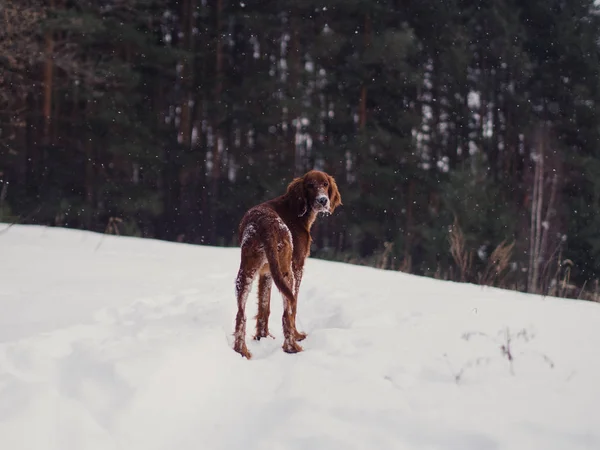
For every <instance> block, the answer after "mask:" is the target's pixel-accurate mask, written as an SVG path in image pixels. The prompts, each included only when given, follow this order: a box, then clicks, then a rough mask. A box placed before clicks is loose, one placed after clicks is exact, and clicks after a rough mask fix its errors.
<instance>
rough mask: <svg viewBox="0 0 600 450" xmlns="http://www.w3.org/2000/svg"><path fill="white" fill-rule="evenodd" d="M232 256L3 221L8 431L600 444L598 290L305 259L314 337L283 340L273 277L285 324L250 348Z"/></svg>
mask: <svg viewBox="0 0 600 450" xmlns="http://www.w3.org/2000/svg"><path fill="white" fill-rule="evenodd" d="M3 228H4V225H2V226H0V229H3ZM237 266H238V250H237V249H222V248H210V247H199V246H190V245H182V244H174V243H166V242H158V241H152V240H141V239H133V238H124V237H111V236H103V235H99V234H94V233H88V232H79V231H73V230H64V229H53V228H43V227H34V226H14V227H12V228H10V229H9V230H8V231H6V232H4V233H1V234H0V311H1V313H0V449H7V450H8V449H10V450H20V449H23V450H25V449H26V450H46V449H56V450H87V449H90V450H92V449H94V450H95V449H97V450H112V449H122V450H155V449H156V450H158V449H161V450H173V449H177V450H187V449H193V450H198V449H206V450H217V449H243V450H251V449H261V450H271V449H273V450H275V449H298V450H300V449H302V450H304V449H307V450H315V449H328V450H329V449H344V450H349V449H410V450H413V449H458V450H471V449H473V450H484V449H507V450H508V449H510V450H516V449H534V450H542V449H543V450H552V449H565V450H575V449H600V414H599V411H600V305H598V304H592V303H586V302H579V301H573V300H558V299H551V298H546V299H542V298H538V297H533V296H528V295H524V294H519V293H515V292H506V291H500V290H496V289H488V288H485V289H484V288H481V287H479V286H472V285H463V284H455V283H449V282H442V281H436V280H431V279H426V278H419V277H415V276H410V275H406V274H402V273H395V272H385V271H379V270H375V269H370V268H365V267H357V266H351V265H345V264H339V263H330V262H324V261H318V260H314V259H313V260H309V261H308V263H307V267H306V272H305V275H304V281H303V286H302V289H301V292H300V300H299V309H298V326H299V329H300V330H303V331H306V332H308V335H309V336H308V338H307V339H306V341H304V342H303V346H304V349H305V351H304V352H303V353H299V354H296V355H288V354H285V353H283V352H282V350H281V343H282V342H281V337H282V336H281V335H282V333H281V325H280V324H281V297H280V296H279V294H278V293H277V291H276V290H274V291H273V301H272V314H271V324H270V329H271V332H272V333H273V334H274V335H275V337H276V339H274V340H272V339H268V340H262V341H260V342H254V341H252V339H251V336H250V333H251V332H252V331H253V330H252V328H253V326H250V324H251V323H252V322H249V327H248V328H249V329H248V333H249V336H248V345H249V349H250V351H251V352H252V353H253V356H254V357H253V359H252V360H251V361H247V360H245V359H243V358H241V357H240V356H239V355H238V354H236V353H234V352H233V350H232V349H231V345H232V332H233V321H234V315H235V311H236V305H235V298H234V285H233V281H234V279H235V275H236V271H237ZM255 295H256V286H255V287H254V291H253V293H252V296H253V301H252V302H250V303H249V311H248V315H249V317H253V316H254V314H255V313H256V298H255ZM503 346H504V350H503V349H502V347H503ZM507 346H508V347H509V349H507ZM509 354H510V355H511V356H512V361H510V360H509V358H508V355H509Z"/></svg>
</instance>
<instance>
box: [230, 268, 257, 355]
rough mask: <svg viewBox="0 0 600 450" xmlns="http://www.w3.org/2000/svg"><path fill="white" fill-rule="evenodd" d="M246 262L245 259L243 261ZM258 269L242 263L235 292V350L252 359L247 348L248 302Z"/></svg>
mask: <svg viewBox="0 0 600 450" xmlns="http://www.w3.org/2000/svg"><path fill="white" fill-rule="evenodd" d="M242 261H244V259H242ZM257 271H258V267H257V265H256V264H248V261H247V260H246V263H242V264H241V265H240V270H239V271H238V275H237V278H236V280H235V292H236V297H237V304H238V311H237V316H236V318H235V333H234V336H235V343H234V347H233V349H234V350H235V351H236V352H238V353H239V354H240V355H242V356H244V357H246V358H248V359H250V358H251V357H252V354H251V353H250V351H249V350H248V347H246V301H247V300H248V294H249V293H250V289H251V288H252V281H253V280H254V277H255V276H256V272H257Z"/></svg>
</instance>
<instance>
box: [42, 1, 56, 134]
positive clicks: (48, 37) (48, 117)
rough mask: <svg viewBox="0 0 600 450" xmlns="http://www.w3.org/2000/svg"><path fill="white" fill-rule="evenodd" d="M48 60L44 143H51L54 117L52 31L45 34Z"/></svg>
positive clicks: (52, 4)
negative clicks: (51, 126)
mask: <svg viewBox="0 0 600 450" xmlns="http://www.w3.org/2000/svg"><path fill="white" fill-rule="evenodd" d="M54 6H55V3H54V0H50V9H54ZM44 39H45V50H46V60H45V62H44V106H43V113H44V135H43V143H44V145H49V144H50V122H51V119H52V88H53V86H52V84H53V83H52V82H53V72H54V61H53V58H54V36H53V34H52V32H51V31H47V32H46V35H45V38H44Z"/></svg>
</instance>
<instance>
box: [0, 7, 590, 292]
mask: <svg viewBox="0 0 600 450" xmlns="http://www.w3.org/2000/svg"><path fill="white" fill-rule="evenodd" d="M0 17H1V18H2V24H3V25H2V27H0V222H3V223H4V224H3V225H2V226H0V233H1V232H2V230H4V231H6V229H7V227H8V226H10V224H11V223H25V224H39V225H47V226H59V227H70V228H79V229H86V230H92V231H96V232H101V233H112V234H120V235H130V236H140V237H144V238H154V239H162V240H169V241H178V242H185V243H192V244H203V245H216V246H235V245H238V242H237V226H238V223H239V220H240V219H241V217H242V215H243V213H244V212H245V211H246V209H247V208H249V207H250V206H253V205H255V204H257V203H259V202H261V201H264V200H267V199H269V198H272V197H274V196H277V195H280V194H282V193H283V192H284V191H285V188H286V186H287V184H288V183H289V182H290V181H291V180H292V178H293V177H295V176H298V175H301V174H303V173H304V172H306V171H307V170H309V169H312V168H317V169H320V170H325V171H327V172H328V173H330V174H331V175H332V176H334V177H335V179H336V180H337V184H338V186H339V189H340V192H341V195H342V199H343V203H344V205H343V206H342V207H340V208H338V210H336V212H335V214H334V215H332V216H330V217H325V218H322V219H319V220H318V221H317V223H316V225H315V226H314V228H313V239H314V246H313V249H312V256H313V257H315V258H324V259H328V260H337V261H345V262H349V263H354V264H365V265H370V266H374V267H378V268H382V269H388V270H400V271H404V272H407V273H412V274H417V275H422V276H428V277H436V278H440V279H447V280H454V281H460V282H469V283H476V284H482V285H491V286H498V287H502V288H508V289H516V290H519V291H523V292H531V293H538V294H543V295H555V296H560V297H567V298H580V299H586V300H594V301H598V300H599V298H600V286H599V278H600V235H599V233H598V231H599V230H600V141H599V138H600V118H599V116H598V114H597V111H598V105H599V102H600V76H599V75H600V74H599V71H600V62H599V55H600V52H599V48H600V47H599V45H600V8H599V6H598V5H596V4H595V2H594V0H523V1H516V0H495V1H492V0H489V1H485V0H479V1H477V0H443V1H441V0H418V1H415V0H408V1H392V0H321V1H310V0H295V1H288V2H283V1H275V0H264V1H252V0H241V1H237V0H236V1H231V0H97V1H92V0H45V1H44V0H3V1H2V2H1V4H0ZM0 251H1V247H0ZM233 276H234V274H232V277H233ZM399 295H401V293H399Z"/></svg>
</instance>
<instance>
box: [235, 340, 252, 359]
mask: <svg viewBox="0 0 600 450" xmlns="http://www.w3.org/2000/svg"><path fill="white" fill-rule="evenodd" d="M233 349H234V350H235V351H236V352H238V353H239V354H240V355H242V356H243V357H244V358H246V359H250V358H252V353H250V350H248V347H246V343H245V342H236V343H235V345H234V347H233Z"/></svg>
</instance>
